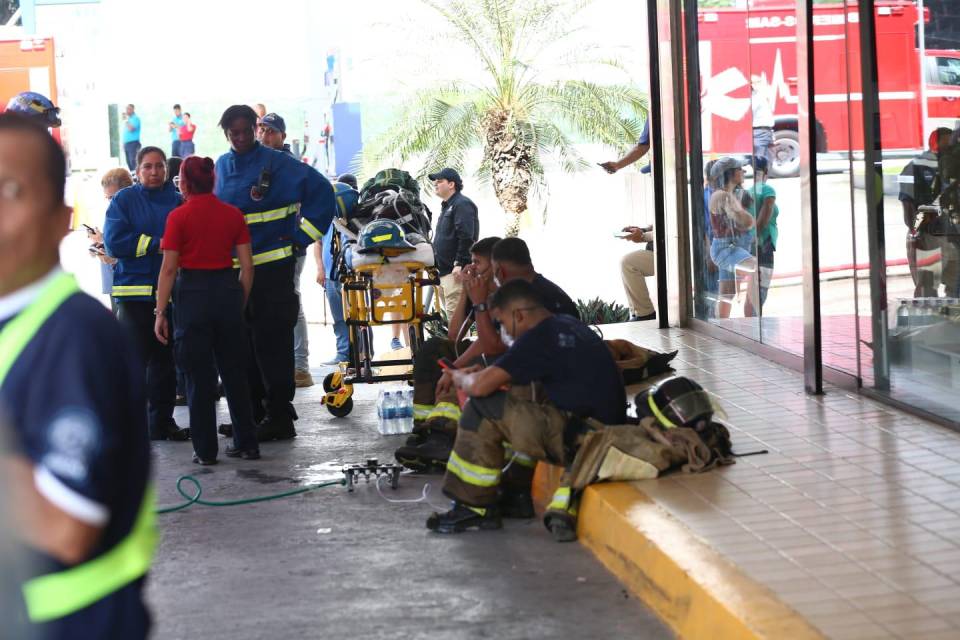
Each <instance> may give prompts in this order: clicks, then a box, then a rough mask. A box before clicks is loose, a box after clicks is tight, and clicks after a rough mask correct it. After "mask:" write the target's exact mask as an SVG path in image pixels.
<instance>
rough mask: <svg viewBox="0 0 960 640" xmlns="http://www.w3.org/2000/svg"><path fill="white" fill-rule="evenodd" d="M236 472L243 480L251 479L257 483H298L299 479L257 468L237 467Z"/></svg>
mask: <svg viewBox="0 0 960 640" xmlns="http://www.w3.org/2000/svg"><path fill="white" fill-rule="evenodd" d="M236 474H237V475H238V476H240V477H241V478H243V479H244V480H252V481H253V482H256V483H259V484H276V483H278V482H286V483H288V484H299V481H298V480H297V479H296V478H291V477H290V476H275V475H272V474H269V473H264V472H263V471H260V470H259V469H237V471H236Z"/></svg>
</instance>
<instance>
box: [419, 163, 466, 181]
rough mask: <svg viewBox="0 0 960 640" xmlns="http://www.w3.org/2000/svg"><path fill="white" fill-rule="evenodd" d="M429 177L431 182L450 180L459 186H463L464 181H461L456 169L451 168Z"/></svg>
mask: <svg viewBox="0 0 960 640" xmlns="http://www.w3.org/2000/svg"><path fill="white" fill-rule="evenodd" d="M427 177H428V178H430V179H431V180H449V181H450V182H452V183H454V184H457V185H462V184H463V180H461V179H460V174H459V173H457V172H456V170H455V169H451V168H450V167H445V168H443V169H440V171H438V172H436V173H431V174H430V175H428V176H427Z"/></svg>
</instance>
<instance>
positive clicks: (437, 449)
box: [394, 431, 453, 473]
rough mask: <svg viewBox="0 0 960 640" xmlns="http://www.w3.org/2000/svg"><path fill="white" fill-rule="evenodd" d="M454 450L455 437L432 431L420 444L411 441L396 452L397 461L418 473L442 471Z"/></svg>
mask: <svg viewBox="0 0 960 640" xmlns="http://www.w3.org/2000/svg"><path fill="white" fill-rule="evenodd" d="M451 451H453V438H452V437H451V436H450V435H448V434H446V433H443V432H440V431H431V432H430V434H429V435H428V436H427V438H426V439H425V440H424V441H423V442H422V443H420V444H418V445H412V446H411V445H410V444H409V443H408V444H406V445H404V446H402V447H400V448H399V449H397V451H396V453H394V457H396V459H397V462H399V463H400V464H402V465H403V466H405V467H406V468H408V469H411V470H413V471H416V472H418V473H442V472H443V471H444V470H446V468H447V460H449V459H450V452H451Z"/></svg>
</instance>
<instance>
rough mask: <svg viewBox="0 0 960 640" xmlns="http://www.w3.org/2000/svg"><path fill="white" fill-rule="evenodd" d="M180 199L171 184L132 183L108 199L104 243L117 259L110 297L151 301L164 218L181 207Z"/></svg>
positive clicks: (155, 281)
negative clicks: (159, 185)
mask: <svg viewBox="0 0 960 640" xmlns="http://www.w3.org/2000/svg"><path fill="white" fill-rule="evenodd" d="M181 200H182V198H181V197H180V194H179V193H178V192H177V190H176V188H175V187H174V186H173V183H172V182H166V183H164V185H163V186H162V187H160V188H159V189H146V188H144V186H143V185H140V184H135V185H133V186H132V187H127V188H126V189H121V190H120V191H118V192H117V194H116V195H115V196H113V198H112V199H111V200H110V206H109V207H108V208H107V219H106V222H104V225H103V243H104V245H106V248H107V253H108V254H109V255H111V256H113V257H114V258H117V260H118V262H117V264H116V266H115V268H114V271H113V297H115V298H117V299H118V300H141V301H145V300H152V299H153V296H154V295H155V294H156V291H155V290H156V286H157V280H158V279H159V278H160V265H161V264H163V254H161V253H160V240H161V239H162V238H163V232H164V229H165V228H166V225H167V216H169V215H170V212H171V211H173V210H174V209H175V208H177V207H178V206H180V202H181ZM146 288H149V290H147V289H146Z"/></svg>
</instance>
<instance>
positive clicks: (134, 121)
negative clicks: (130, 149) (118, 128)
mask: <svg viewBox="0 0 960 640" xmlns="http://www.w3.org/2000/svg"><path fill="white" fill-rule="evenodd" d="M128 125H129V126H128ZM130 127H133V129H132V130H131V129H130ZM139 140H140V116H138V115H137V114H133V115H131V116H129V117H128V118H127V121H126V122H125V123H123V143H124V144H126V143H128V142H137V141H139Z"/></svg>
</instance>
